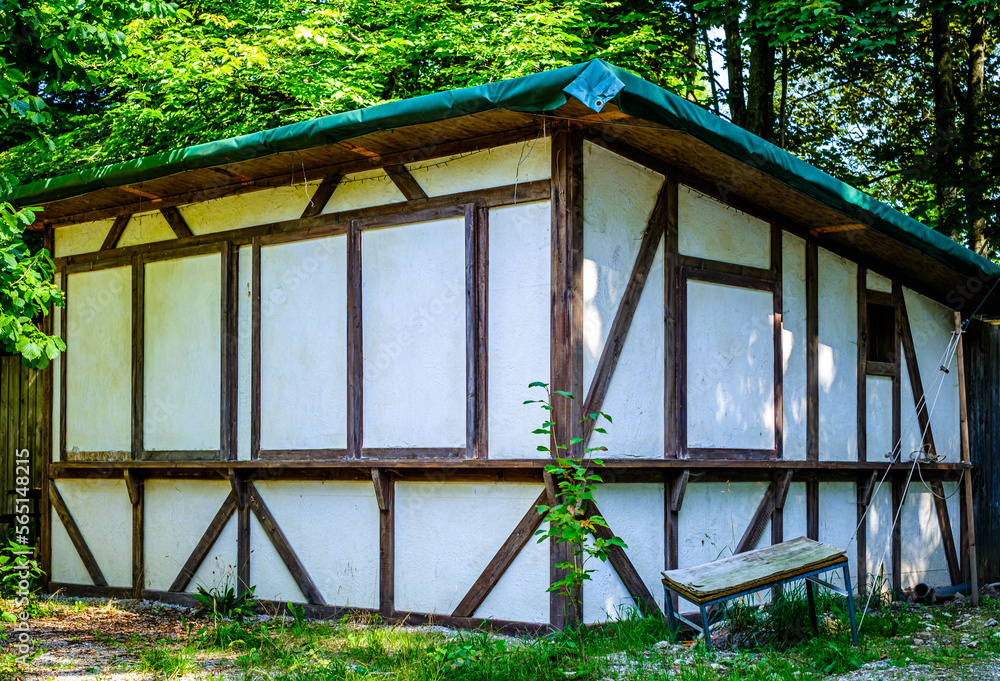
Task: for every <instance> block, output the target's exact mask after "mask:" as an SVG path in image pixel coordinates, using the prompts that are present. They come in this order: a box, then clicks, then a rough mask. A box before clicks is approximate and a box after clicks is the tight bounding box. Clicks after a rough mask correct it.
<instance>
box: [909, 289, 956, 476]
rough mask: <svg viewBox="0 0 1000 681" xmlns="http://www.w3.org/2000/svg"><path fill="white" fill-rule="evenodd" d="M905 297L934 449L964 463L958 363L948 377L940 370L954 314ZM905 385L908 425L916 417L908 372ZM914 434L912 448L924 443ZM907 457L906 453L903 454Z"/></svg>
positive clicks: (915, 297) (914, 297)
mask: <svg viewBox="0 0 1000 681" xmlns="http://www.w3.org/2000/svg"><path fill="white" fill-rule="evenodd" d="M903 297H904V299H905V300H906V313H907V315H908V316H909V319H910V330H911V333H912V334H913V346H914V349H915V350H916V354H917V364H918V366H919V367H920V380H921V382H922V383H923V386H924V394H925V395H926V400H927V407H928V409H929V410H930V415H931V419H930V421H931V429H932V431H933V433H934V446H935V447H936V448H937V451H938V454H943V455H946V456H947V460H948V461H950V462H952V463H955V462H957V461H960V460H961V442H960V433H959V428H960V424H959V418H960V417H959V398H958V371H957V370H956V368H955V367H956V366H957V360H956V359H954V357H952V358H951V361H950V363H949V365H948V366H947V367H946V368H947V369H948V370H949V372H948V373H944V372H942V371H941V370H940V368H939V367H940V366H941V362H942V357H943V354H944V351H945V349H946V348H947V347H948V343H949V341H950V340H951V337H952V333H953V332H954V330H955V312H954V311H953V310H951V309H949V308H947V307H945V306H944V305H941V304H939V303H936V302H934V301H933V300H930V299H929V298H925V297H924V296H922V295H920V294H918V293H914V292H913V291H911V290H909V289H907V288H904V289H903ZM902 382H903V385H902V390H901V394H902V410H901V414H902V420H903V423H904V424H905V423H906V422H907V421H908V419H909V418H910V416H909V414H910V413H915V407H914V405H913V392H912V389H911V387H910V377H909V373H908V372H906V371H904V372H903V381H902ZM939 390H940V393H939V392H938V391H939ZM935 396H936V397H935ZM911 433H913V434H915V435H916V437H915V441H916V442H914V443H911V444H917V443H919V442H921V440H920V437H919V427H914V428H913V429H912V430H911ZM918 447H919V445H917V446H913V447H912V448H911V449H910V450H909V451H913V450H914V449H917V448H918ZM905 453H907V450H904V454H905Z"/></svg>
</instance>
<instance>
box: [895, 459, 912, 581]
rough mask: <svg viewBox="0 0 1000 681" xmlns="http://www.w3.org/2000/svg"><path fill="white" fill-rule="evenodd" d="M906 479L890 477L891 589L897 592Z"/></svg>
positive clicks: (901, 565) (899, 579)
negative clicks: (891, 519)
mask: <svg viewBox="0 0 1000 681" xmlns="http://www.w3.org/2000/svg"><path fill="white" fill-rule="evenodd" d="M907 486H908V480H907V479H906V478H903V477H901V476H900V475H894V476H893V477H892V518H893V519H894V520H895V522H894V523H893V524H892V590H893V591H895V592H896V593H899V592H900V591H902V590H903V576H902V575H901V574H900V572H901V571H902V569H903V534H902V532H901V531H900V525H902V522H903V518H902V513H901V512H900V508H902V506H903V502H904V501H905V500H906V488H907Z"/></svg>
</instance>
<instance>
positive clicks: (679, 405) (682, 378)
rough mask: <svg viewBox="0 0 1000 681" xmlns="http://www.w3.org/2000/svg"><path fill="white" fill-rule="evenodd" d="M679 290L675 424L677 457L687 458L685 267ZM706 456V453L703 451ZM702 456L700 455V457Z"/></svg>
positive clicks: (679, 273) (679, 277) (680, 274)
mask: <svg viewBox="0 0 1000 681" xmlns="http://www.w3.org/2000/svg"><path fill="white" fill-rule="evenodd" d="M676 286H677V292H676V295H675V297H674V302H675V305H676V308H677V313H676V315H675V316H674V330H675V336H674V343H675V350H674V379H673V380H674V386H675V390H676V395H675V397H674V399H675V404H676V407H675V410H676V412H677V416H676V419H675V421H674V426H675V430H676V435H675V437H676V439H677V449H676V452H677V458H679V459H687V458H689V456H688V444H687V432H688V417H687V404H688V399H687V345H688V330H687V309H688V303H687V289H688V287H687V270H686V269H684V268H683V267H678V268H677V278H676ZM702 456H704V453H702ZM699 458H700V457H699Z"/></svg>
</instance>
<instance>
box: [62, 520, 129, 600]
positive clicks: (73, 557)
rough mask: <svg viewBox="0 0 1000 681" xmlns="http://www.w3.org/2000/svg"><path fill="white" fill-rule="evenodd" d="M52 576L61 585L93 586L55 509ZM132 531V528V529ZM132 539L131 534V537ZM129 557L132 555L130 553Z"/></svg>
mask: <svg viewBox="0 0 1000 681" xmlns="http://www.w3.org/2000/svg"><path fill="white" fill-rule="evenodd" d="M51 527H52V574H51V575H50V577H51V579H52V581H53V582H58V583H59V584H93V583H94V581H93V580H92V579H91V578H90V573H88V572H87V567H86V566H85V565H84V564H83V559H81V558H80V554H79V553H77V551H76V547H75V546H73V540H72V539H70V538H69V534H68V533H67V532H66V528H65V527H63V524H62V520H60V519H59V514H58V513H56V510H55V509H52V525H51ZM130 530H131V528H130ZM129 537H130V538H131V534H130V535H129ZM129 555H132V554H131V553H129Z"/></svg>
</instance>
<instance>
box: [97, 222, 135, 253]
mask: <svg viewBox="0 0 1000 681" xmlns="http://www.w3.org/2000/svg"><path fill="white" fill-rule="evenodd" d="M131 219H132V214H131V213H122V214H121V215H119V216H118V217H116V218H115V221H114V222H113V223H111V229H109V230H108V235H107V236H106V237H104V243H103V244H101V250H102V251H108V250H111V249H112V248H114V247H116V246H117V245H118V240H119V239H121V238H122V234H124V233H125V227H126V226H127V225H128V222H129V220H131Z"/></svg>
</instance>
